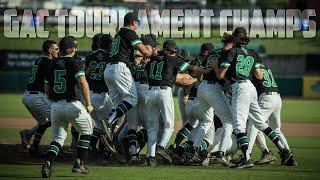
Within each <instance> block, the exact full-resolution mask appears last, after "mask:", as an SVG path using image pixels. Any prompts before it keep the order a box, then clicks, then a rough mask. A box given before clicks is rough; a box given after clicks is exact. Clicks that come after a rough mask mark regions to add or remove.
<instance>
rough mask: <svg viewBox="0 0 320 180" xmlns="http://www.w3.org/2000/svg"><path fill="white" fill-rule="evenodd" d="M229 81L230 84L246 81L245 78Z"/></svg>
mask: <svg viewBox="0 0 320 180" xmlns="http://www.w3.org/2000/svg"><path fill="white" fill-rule="evenodd" d="M231 82H232V83H231V84H233V83H238V84H241V83H244V82H247V79H238V80H231Z"/></svg>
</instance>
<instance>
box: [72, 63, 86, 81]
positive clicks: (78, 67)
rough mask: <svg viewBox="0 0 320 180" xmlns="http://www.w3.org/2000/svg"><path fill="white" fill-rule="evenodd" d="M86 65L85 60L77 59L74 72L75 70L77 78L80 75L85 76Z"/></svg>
mask: <svg viewBox="0 0 320 180" xmlns="http://www.w3.org/2000/svg"><path fill="white" fill-rule="evenodd" d="M84 66H85V62H84V61H81V59H75V64H74V68H75V69H74V70H75V71H74V72H75V75H74V77H75V78H78V77H80V76H85V72H84Z"/></svg>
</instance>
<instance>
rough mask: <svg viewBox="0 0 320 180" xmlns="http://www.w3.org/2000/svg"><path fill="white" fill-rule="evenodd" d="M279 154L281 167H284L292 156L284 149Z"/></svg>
mask: <svg viewBox="0 0 320 180" xmlns="http://www.w3.org/2000/svg"><path fill="white" fill-rule="evenodd" d="M279 154H280V157H281V165H286V163H287V161H288V160H289V159H290V156H293V155H292V152H291V151H290V150H289V149H284V150H283V152H280V153H279Z"/></svg>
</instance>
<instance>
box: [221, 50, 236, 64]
mask: <svg viewBox="0 0 320 180" xmlns="http://www.w3.org/2000/svg"><path fill="white" fill-rule="evenodd" d="M236 54H237V53H236V49H235V48H231V49H230V50H228V51H227V52H226V53H224V54H223V56H221V68H228V67H229V66H230V65H231V63H232V61H233V60H234V58H235V56H236Z"/></svg>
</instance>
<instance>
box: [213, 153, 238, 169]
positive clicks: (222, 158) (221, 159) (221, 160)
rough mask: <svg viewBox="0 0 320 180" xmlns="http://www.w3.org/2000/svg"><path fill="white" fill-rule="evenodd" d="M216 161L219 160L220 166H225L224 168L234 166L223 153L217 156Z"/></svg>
mask: <svg viewBox="0 0 320 180" xmlns="http://www.w3.org/2000/svg"><path fill="white" fill-rule="evenodd" d="M216 159H217V161H218V162H219V163H220V164H222V165H224V166H229V167H232V166H234V164H233V163H231V162H230V161H229V160H228V159H227V157H226V156H225V155H224V153H223V152H218V153H217V154H216Z"/></svg>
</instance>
